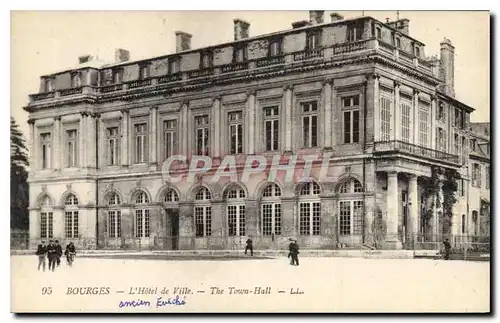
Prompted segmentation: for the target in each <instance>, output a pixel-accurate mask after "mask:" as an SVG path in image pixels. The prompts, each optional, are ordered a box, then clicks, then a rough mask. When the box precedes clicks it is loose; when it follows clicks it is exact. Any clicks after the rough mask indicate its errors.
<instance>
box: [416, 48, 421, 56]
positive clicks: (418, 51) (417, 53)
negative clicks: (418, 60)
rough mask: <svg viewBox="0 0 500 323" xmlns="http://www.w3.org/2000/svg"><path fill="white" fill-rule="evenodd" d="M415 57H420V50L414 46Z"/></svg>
mask: <svg viewBox="0 0 500 323" xmlns="http://www.w3.org/2000/svg"><path fill="white" fill-rule="evenodd" d="M415 56H417V57H420V48H419V47H417V46H415Z"/></svg>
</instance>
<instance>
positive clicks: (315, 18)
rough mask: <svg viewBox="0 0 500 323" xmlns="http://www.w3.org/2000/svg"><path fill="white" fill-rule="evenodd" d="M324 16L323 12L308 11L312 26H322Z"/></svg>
mask: <svg viewBox="0 0 500 323" xmlns="http://www.w3.org/2000/svg"><path fill="white" fill-rule="evenodd" d="M324 16H325V11H324V10H309V21H310V22H311V24H312V25H317V24H322V23H323V20H324Z"/></svg>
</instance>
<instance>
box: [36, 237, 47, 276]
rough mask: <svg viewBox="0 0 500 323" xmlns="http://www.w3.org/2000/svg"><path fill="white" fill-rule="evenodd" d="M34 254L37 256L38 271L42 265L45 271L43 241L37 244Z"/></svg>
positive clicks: (44, 246) (45, 250) (44, 247)
mask: <svg viewBox="0 0 500 323" xmlns="http://www.w3.org/2000/svg"><path fill="white" fill-rule="evenodd" d="M36 255H37V256H38V270H39V271H40V267H41V266H42V265H43V271H45V266H46V261H45V259H46V257H47V246H46V245H45V241H42V243H40V244H39V245H38V247H37V249H36Z"/></svg>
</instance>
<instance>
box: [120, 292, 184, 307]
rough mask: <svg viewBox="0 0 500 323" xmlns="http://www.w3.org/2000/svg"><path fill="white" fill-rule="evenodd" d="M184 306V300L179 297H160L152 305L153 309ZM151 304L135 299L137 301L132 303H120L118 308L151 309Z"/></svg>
mask: <svg viewBox="0 0 500 323" xmlns="http://www.w3.org/2000/svg"><path fill="white" fill-rule="evenodd" d="M185 304H186V300H185V298H181V297H180V296H179V295H177V296H175V297H172V298H163V297H161V296H158V297H157V298H156V303H155V304H154V306H155V307H165V306H169V305H171V306H182V305H185ZM152 306H153V304H151V302H150V301H148V300H143V299H137V300H132V301H120V304H119V307H120V308H124V307H152Z"/></svg>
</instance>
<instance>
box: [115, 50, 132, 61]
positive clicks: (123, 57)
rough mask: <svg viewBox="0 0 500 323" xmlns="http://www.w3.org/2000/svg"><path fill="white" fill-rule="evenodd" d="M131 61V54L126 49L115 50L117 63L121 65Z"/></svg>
mask: <svg viewBox="0 0 500 323" xmlns="http://www.w3.org/2000/svg"><path fill="white" fill-rule="evenodd" d="M128 60H130V52H129V51H128V50H126V49H122V48H117V49H116V50H115V62H116V63H121V62H126V61H128Z"/></svg>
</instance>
